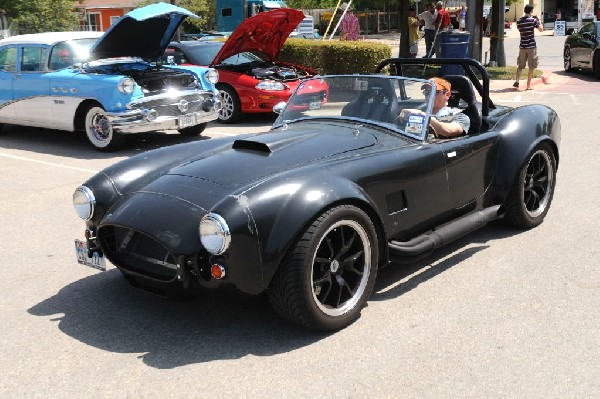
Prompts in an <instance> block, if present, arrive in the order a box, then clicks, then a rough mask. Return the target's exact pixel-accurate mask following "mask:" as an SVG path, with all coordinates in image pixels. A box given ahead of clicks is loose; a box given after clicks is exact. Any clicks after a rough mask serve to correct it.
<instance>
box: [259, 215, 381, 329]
mask: <svg viewBox="0 0 600 399" xmlns="http://www.w3.org/2000/svg"><path fill="white" fill-rule="evenodd" d="M377 260H378V248H377V233H376V232H375V227H374V226H373V223H372V222H371V220H370V219H369V217H368V216H367V215H366V214H365V213H364V212H363V211H361V210H360V209H358V208H356V207H353V206H348V205H343V206H338V207H336V208H333V209H331V210H329V211H327V212H325V213H323V214H322V215H321V216H319V217H318V218H317V219H316V220H315V221H314V223H313V224H312V225H311V226H310V227H309V228H308V229H307V230H306V232H305V233H304V235H303V236H302V237H301V238H300V239H299V240H298V242H297V244H296V246H295V247H294V248H293V249H292V251H291V253H290V254H289V255H288V256H287V257H286V259H285V260H284V261H283V262H282V264H281V265H280V267H279V270H278V271H277V273H276V274H275V276H274V277H273V280H272V281H271V284H270V286H269V289H268V296H269V300H270V302H271V304H272V305H273V308H274V309H275V311H276V312H277V313H278V314H279V315H281V316H282V317H283V318H285V319H287V320H289V321H292V322H294V323H297V324H300V325H302V326H304V327H307V328H310V329H315V330H325V331H329V330H337V329H340V328H343V327H345V326H347V325H348V324H350V323H351V322H352V321H354V320H355V319H356V318H357V317H358V316H359V315H360V311H361V309H362V308H363V306H364V305H365V303H366V301H367V299H368V297H369V295H370V294H371V291H372V290H373V285H374V283H375V277H376V275H377Z"/></svg>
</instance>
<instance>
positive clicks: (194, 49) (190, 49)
mask: <svg viewBox="0 0 600 399" xmlns="http://www.w3.org/2000/svg"><path fill="white" fill-rule="evenodd" d="M221 47H223V44H220V45H200V46H193V45H192V46H186V47H185V51H186V53H187V55H188V57H189V59H190V61H191V63H192V64H195V65H210V64H211V63H212V61H213V60H214V59H215V57H216V56H217V53H218V52H219V50H221ZM257 61H261V62H262V61H263V60H262V59H261V58H260V57H258V56H257V55H254V54H252V53H239V54H236V55H233V56H231V57H229V58H227V59H225V60H223V61H222V62H221V64H220V65H242V64H248V63H251V62H257Z"/></svg>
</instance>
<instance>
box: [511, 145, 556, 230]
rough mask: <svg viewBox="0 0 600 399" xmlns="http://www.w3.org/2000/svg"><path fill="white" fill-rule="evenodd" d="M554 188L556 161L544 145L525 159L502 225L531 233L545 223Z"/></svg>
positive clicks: (551, 152)
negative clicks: (506, 224) (505, 223)
mask: <svg viewBox="0 0 600 399" xmlns="http://www.w3.org/2000/svg"><path fill="white" fill-rule="evenodd" d="M555 186H556V158H555V157H554V152H553V151H552V149H551V148H550V146H549V145H548V144H546V143H541V144H540V145H538V146H537V147H536V148H535V149H534V150H533V151H532V152H531V154H529V156H528V157H527V161H526V162H525V164H524V165H523V167H522V168H521V171H520V172H519V176H518V178H517V181H516V182H515V183H514V185H513V187H512V188H511V191H510V193H509V195H508V198H507V201H506V213H505V216H504V220H505V222H507V223H509V224H511V225H513V226H516V227H519V228H525V229H530V228H532V227H536V226H538V225H539V224H541V223H542V222H543V221H544V218H545V217H546V214H547V213H548V210H549V209H550V204H551V203H552V197H553V196H554V188H555Z"/></svg>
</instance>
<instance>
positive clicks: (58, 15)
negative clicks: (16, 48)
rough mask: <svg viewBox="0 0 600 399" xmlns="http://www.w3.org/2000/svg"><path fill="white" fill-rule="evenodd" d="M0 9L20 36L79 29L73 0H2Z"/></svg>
mask: <svg viewBox="0 0 600 399" xmlns="http://www.w3.org/2000/svg"><path fill="white" fill-rule="evenodd" d="M0 9H2V10H4V11H5V12H6V15H7V17H8V18H9V19H10V20H11V24H14V23H16V24H17V26H18V28H17V29H18V33H20V34H22V33H38V32H52V31H69V30H75V29H78V28H79V21H78V19H77V15H76V14H75V10H74V7H73V1H72V0H0Z"/></svg>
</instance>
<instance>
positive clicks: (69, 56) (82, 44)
mask: <svg viewBox="0 0 600 399" xmlns="http://www.w3.org/2000/svg"><path fill="white" fill-rule="evenodd" d="M97 40H98V39H97V38H87V39H75V40H69V41H65V42H59V43H57V44H55V45H54V47H52V51H51V52H50V61H49V64H48V68H49V69H50V70H57V69H63V68H66V67H69V66H71V65H73V64H76V63H78V62H85V61H87V59H88V58H89V56H90V48H91V47H92V45H93V44H94V43H96V41H97Z"/></svg>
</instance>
